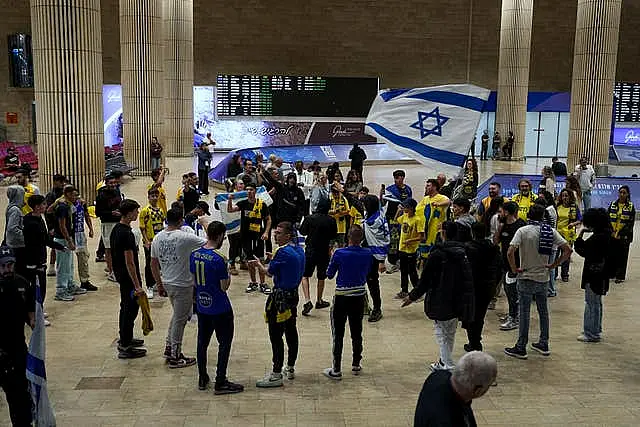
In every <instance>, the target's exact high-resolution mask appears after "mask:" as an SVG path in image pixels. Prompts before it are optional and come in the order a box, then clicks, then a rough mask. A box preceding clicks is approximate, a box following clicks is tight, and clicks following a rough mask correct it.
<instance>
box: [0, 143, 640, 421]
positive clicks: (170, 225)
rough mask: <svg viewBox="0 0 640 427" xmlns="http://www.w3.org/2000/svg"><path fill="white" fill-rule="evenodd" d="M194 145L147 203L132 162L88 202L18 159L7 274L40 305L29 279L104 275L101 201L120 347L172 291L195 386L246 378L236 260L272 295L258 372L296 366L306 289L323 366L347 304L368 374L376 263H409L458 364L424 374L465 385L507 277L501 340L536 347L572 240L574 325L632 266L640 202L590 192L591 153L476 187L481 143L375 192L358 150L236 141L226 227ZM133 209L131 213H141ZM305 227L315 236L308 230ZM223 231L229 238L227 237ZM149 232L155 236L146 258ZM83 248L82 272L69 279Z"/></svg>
mask: <svg viewBox="0 0 640 427" xmlns="http://www.w3.org/2000/svg"><path fill="white" fill-rule="evenodd" d="M197 156H198V174H196V173H194V172H190V173H186V174H184V175H183V179H182V185H181V187H180V188H179V189H178V191H177V194H176V200H175V201H174V202H172V203H171V204H170V205H168V201H167V193H166V191H165V188H164V179H165V169H164V168H163V167H162V166H160V167H158V168H156V169H154V170H153V172H152V173H151V181H150V183H149V185H148V188H147V201H146V203H144V207H142V206H141V205H140V203H138V202H137V201H135V200H133V199H130V198H126V197H125V196H124V195H123V194H122V192H121V190H120V181H121V178H122V175H121V174H119V173H117V172H112V173H109V174H107V175H106V176H105V179H104V181H103V182H101V183H99V184H98V192H97V197H96V200H95V203H92V204H91V205H89V204H88V203H87V202H86V201H85V200H83V199H82V198H81V197H80V196H79V194H78V191H77V189H76V188H75V187H73V186H72V185H70V184H69V183H68V182H67V180H66V178H65V177H64V176H62V175H55V176H54V177H53V182H52V188H51V191H50V192H49V193H47V194H46V196H42V195H40V192H39V189H38V188H37V187H35V186H34V185H33V184H31V183H29V174H28V173H22V171H20V170H18V171H17V173H16V179H17V184H16V185H12V186H10V187H9V188H8V189H7V197H8V199H9V206H8V208H7V212H6V235H5V240H4V245H5V246H3V247H2V248H0V276H2V280H0V287H6V286H10V284H9V282H11V283H12V284H13V283H14V282H15V283H18V282H19V280H18V279H17V278H19V277H24V281H23V282H20V283H22V285H21V287H20V288H19V289H21V291H20V292H22V293H23V294H24V295H25V297H24V298H23V299H24V301H27V304H26V306H27V308H28V310H27V311H29V312H30V313H31V314H32V312H33V307H32V305H33V304H34V302H33V296H28V295H32V294H33V292H32V290H33V289H34V288H35V285H36V283H38V284H39V286H40V290H41V293H43V294H44V292H45V291H46V281H47V276H55V277H56V278H55V281H56V292H55V296H54V299H55V300H58V301H62V302H68V301H73V300H74V299H75V298H76V296H77V295H82V294H84V293H86V292H95V291H97V290H98V288H97V287H96V286H95V285H93V284H92V283H91V280H90V277H89V268H88V262H89V253H88V251H87V234H88V236H89V238H92V237H93V236H94V227H93V223H92V220H91V216H92V214H95V216H97V217H98V218H99V219H100V236H101V239H100V245H99V248H98V253H97V254H96V261H97V262H102V261H104V262H105V266H106V268H105V273H106V274H107V278H108V280H110V281H113V282H117V283H118V285H119V287H120V298H121V301H120V312H119V340H118V357H119V358H122V359H130V358H138V357H144V356H146V354H147V351H146V349H145V348H144V341H143V340H141V339H137V338H135V337H134V333H133V327H134V321H135V319H136V318H137V316H138V314H139V311H140V309H142V311H143V317H144V318H146V317H145V316H147V315H148V299H150V298H154V297H155V296H156V295H159V296H162V297H168V298H169V301H170V302H171V306H172V317H171V320H170V324H169V327H168V332H167V337H166V345H165V350H164V354H163V355H164V357H165V358H166V360H167V365H168V367H169V368H184V367H189V366H192V365H195V364H197V365H198V372H199V381H198V386H199V388H200V389H201V390H205V389H207V388H209V387H212V388H213V389H214V392H215V393H216V394H227V393H237V392H241V391H243V389H244V387H243V386H242V385H240V384H236V383H233V382H231V381H229V379H228V377H227V365H228V360H229V357H230V351H231V344H232V341H233V331H234V316H233V309H232V305H231V302H230V300H229V297H228V294H227V290H228V289H229V287H230V286H231V282H232V276H236V275H238V274H239V271H238V270H241V269H246V270H248V275H249V282H248V283H247V286H246V288H245V291H246V292H247V293H253V292H261V293H263V294H265V295H266V296H267V299H266V303H265V310H264V311H265V313H264V314H265V319H266V321H267V329H268V335H269V339H270V342H271V346H272V351H273V369H272V370H271V372H269V373H268V374H267V375H266V376H265V378H263V379H261V380H259V381H258V382H257V383H256V386H257V387H279V386H282V385H283V384H284V379H285V378H286V379H288V380H293V379H294V378H295V364H296V361H297V356H298V330H297V324H296V319H297V310H298V305H299V302H301V303H302V305H301V307H302V310H301V314H302V315H304V316H308V315H310V313H311V311H312V310H314V309H315V310H322V309H327V308H329V307H331V312H332V316H331V328H332V339H333V362H332V364H331V366H330V367H328V368H327V369H325V370H324V371H323V373H324V375H325V376H326V377H327V378H329V379H332V380H340V379H342V374H343V366H342V347H343V344H342V342H343V339H344V334H345V329H346V324H347V322H348V323H349V328H350V332H351V340H352V350H353V354H352V361H351V371H352V373H353V374H354V375H358V374H360V373H361V371H362V364H361V360H362V353H363V347H364V343H363V339H362V329H363V319H364V318H365V316H366V317H367V319H368V321H369V322H378V321H380V320H382V318H383V310H382V298H381V292H380V275H381V274H394V273H396V272H398V271H399V272H400V289H398V293H397V294H396V296H395V298H396V299H397V300H399V301H400V304H401V305H402V306H403V307H405V306H408V305H410V304H412V303H414V302H417V301H420V300H421V299H423V298H424V309H425V314H426V315H427V317H428V318H429V319H431V320H433V321H434V324H435V339H436V342H437V344H438V347H439V357H438V359H437V360H436V361H435V362H434V363H432V364H431V369H432V370H433V371H434V372H447V373H448V374H446V375H444V376H442V378H440V377H438V378H439V379H437V380H436V379H435V377H434V378H433V379H430V380H428V381H427V383H426V384H425V389H427V388H428V387H427V386H428V385H429V384H430V383H431V382H433V381H436V382H438V381H439V382H442V381H445V380H446V381H449V382H448V383H447V384H449V385H450V386H453V387H454V388H456V390H457V387H458V386H460V387H462V386H463V385H460V384H462V383H461V381H463V380H464V379H460V377H459V375H463V374H464V372H466V370H468V369H469V366H472V365H474V363H481V364H482V366H485V368H483V369H484V371H483V372H484V373H483V374H482V375H483V377H482V378H483V384H484V383H486V382H487V381H490V383H492V382H493V380H495V369H494V368H493V367H494V364H495V361H493V362H492V360H493V359H492V358H490V359H487V357H485V355H484V353H478V352H481V351H482V350H483V345H482V333H483V327H484V322H485V317H486V313H487V310H488V309H491V308H493V306H494V304H495V300H496V298H497V297H498V295H499V294H500V292H501V291H500V290H501V289H502V288H504V293H505V294H506V298H507V304H508V312H507V313H506V315H505V316H504V318H503V319H502V321H501V324H500V329H501V330H505V331H508V330H513V329H518V330H519V333H518V339H517V342H516V343H515V345H514V346H512V347H506V348H505V350H504V352H505V353H506V354H507V355H509V356H513V357H517V358H520V359H526V358H527V344H528V340H529V337H528V332H529V323H530V313H529V310H530V305H531V302H532V301H533V300H535V302H536V306H537V310H538V314H539V317H540V337H539V339H538V340H537V341H536V342H533V343H532V344H531V346H530V348H531V349H532V350H534V351H536V352H538V353H541V354H542V355H545V356H548V355H549V354H550V347H549V335H550V331H549V310H548V306H547V298H548V297H555V296H556V295H557V294H558V290H557V287H556V285H555V281H556V279H557V277H558V276H559V277H560V278H561V279H562V281H564V282H566V281H568V280H569V270H570V268H569V266H570V261H569V260H570V256H571V254H572V252H573V249H572V248H574V249H575V251H576V252H577V253H578V254H579V255H580V256H583V257H584V258H585V267H584V270H583V273H582V281H581V284H582V288H583V289H585V310H584V319H583V330H582V331H581V334H580V336H579V337H578V339H579V340H580V341H583V342H597V341H600V340H601V339H602V296H603V295H606V293H607V292H608V290H609V280H610V279H611V278H614V279H615V280H616V282H617V283H620V282H622V281H624V280H625V274H626V264H627V259H628V253H629V247H630V243H631V241H632V239H633V225H634V220H635V209H634V206H633V203H632V202H631V197H630V190H629V187H627V186H622V187H621V188H620V189H619V197H618V199H617V200H615V201H613V202H612V203H611V204H610V206H609V207H608V209H592V208H591V206H590V201H591V198H590V195H591V190H592V189H593V186H594V185H595V173H593V168H592V167H591V166H590V165H588V163H587V161H586V159H582V160H581V161H580V164H579V165H577V166H576V169H575V171H574V173H573V175H572V176H570V177H568V179H567V183H566V187H565V188H564V189H562V190H561V191H560V192H559V193H558V194H556V180H555V175H556V174H555V172H556V171H560V170H561V168H559V167H558V166H557V163H558V162H554V165H553V167H546V168H545V169H544V170H543V176H542V178H541V182H540V184H539V185H538V187H537V192H536V191H535V188H534V186H533V185H532V183H531V182H529V181H528V180H526V179H522V180H521V181H520V182H519V184H518V189H519V192H518V193H517V194H515V195H514V196H513V197H512V198H511V200H509V199H508V198H506V197H503V196H502V195H501V187H500V184H499V183H498V182H492V183H491V184H490V185H489V195H488V196H487V197H486V198H484V199H482V200H480V201H478V202H476V200H475V199H476V197H477V191H478V189H477V187H478V167H477V164H476V162H475V160H473V159H470V160H469V161H468V162H467V164H466V166H465V169H464V171H463V173H462V174H461V176H460V177H459V178H457V179H453V180H451V181H449V182H447V178H446V177H445V176H444V175H443V174H439V175H438V176H437V177H436V178H430V179H427V180H426V181H425V189H424V193H423V194H422V195H420V196H418V194H416V193H414V191H413V190H412V188H411V187H410V186H409V185H407V184H406V183H405V178H406V173H405V171H403V170H396V171H394V172H393V176H392V178H393V184H391V185H388V186H386V185H384V184H383V185H381V186H380V190H379V192H378V194H374V193H373V192H370V190H369V189H368V188H367V187H365V186H364V185H363V179H362V162H363V161H364V158H363V157H362V155H361V154H359V153H358V152H357V151H356V155H355V156H354V158H353V161H354V162H355V164H353V165H352V166H354V167H353V168H352V169H350V170H349V172H348V173H347V174H346V180H345V179H343V174H342V171H341V170H340V165H339V164H338V163H334V164H332V165H329V166H328V167H327V168H326V170H323V169H322V167H321V166H320V165H319V164H318V163H317V162H314V163H313V164H312V165H310V166H309V167H308V168H305V167H304V164H303V162H302V161H298V162H295V163H294V164H293V165H288V164H286V163H284V162H283V160H282V159H281V158H277V157H275V156H273V157H271V158H269V161H268V162H265V161H264V159H262V158H261V156H256V157H254V158H245V159H241V158H240V157H238V156H235V157H234V159H233V161H232V163H231V164H230V165H229V168H228V174H227V180H226V186H227V193H226V198H225V202H226V203H220V204H218V203H216V206H215V207H216V208H217V209H219V210H222V211H225V212H226V213H228V214H233V213H236V215H237V214H238V213H239V215H240V226H239V228H238V229H237V230H235V232H227V226H226V225H225V224H224V223H222V222H219V221H210V214H211V212H210V209H209V204H208V203H207V202H206V201H204V200H201V198H202V197H203V196H206V194H207V193H208V187H207V185H208V178H207V179H206V181H207V184H206V185H205V184H204V182H203V177H202V174H203V173H205V169H206V170H207V171H208V168H209V167H210V162H211V153H210V151H209V150H208V149H207V147H206V146H205V145H204V144H203V146H202V147H201V149H200V150H199V151H198V152H197ZM565 171H566V167H565ZM199 175H200V176H199ZM261 187H264V189H262V188H261ZM258 190H261V193H260V194H259V191H258ZM421 193H422V192H421ZM262 194H267V195H268V197H269V200H270V201H271V202H272V203H271V202H267V201H266V199H265V198H264V197H262ZM92 211H95V212H92ZM135 221H138V222H139V225H138V227H132V225H131V224H132V223H133V222H135ZM300 236H304V238H305V243H304V248H303V247H302V245H301V244H300ZM226 238H228V241H229V245H228V252H226V253H223V252H221V248H222V245H223V242H224V240H225V239H226ZM47 247H49V248H51V255H50V257H47V251H46V248H47ZM140 247H142V251H143V252H144V254H145V257H144V259H145V266H144V269H142V270H141V268H140V262H139V257H138V253H139V250H140ZM74 253H75V254H76V258H77V272H78V276H79V278H80V283H77V282H76V281H75V279H74V277H75V269H74V260H73V258H74V257H73V254H74ZM47 262H49V265H50V268H49V270H48V271H47ZM53 265H55V267H54V268H52V267H51V266H53ZM14 267H15V273H16V275H14V273H13V271H14ZM142 272H144V286H143V281H142V277H143V274H142ZM314 274H315V275H316V279H317V282H316V295H315V301H312V297H311V289H310V288H311V281H312V280H311V279H312V277H313V275H314ZM334 277H335V278H336V290H335V296H334V298H333V301H332V302H329V301H326V300H325V299H324V291H325V280H326V279H327V278H329V279H333V278H334ZM268 278H272V284H269V281H268ZM20 280H22V279H20ZM8 281H9V282H8ZM409 284H411V286H409ZM23 285H24V286H23ZM300 285H302V301H300V295H299V287H300ZM11 286H13V285H11ZM29 289H31V291H30V290H29ZM425 296H426V298H425ZM194 301H195V304H194ZM193 316H197V323H198V339H197V349H196V357H190V356H187V355H185V354H184V352H183V342H182V341H183V336H184V330H185V326H186V324H187V322H188V321H189V319H190V318H192V317H193ZM28 318H29V317H28ZM31 319H32V318H31ZM144 322H146V320H145V321H143V325H144ZM459 322H462V327H463V328H464V329H466V332H467V339H468V343H467V344H465V346H464V349H465V351H467V352H469V354H470V355H474V354H475V356H473V357H471V358H470V359H469V360H468V362H465V360H466V359H464V358H463V359H461V361H460V363H459V364H458V366H456V363H455V358H454V355H453V347H454V341H455V335H456V330H457V327H458V323H459ZM47 324H48V321H47ZM214 333H215V335H216V339H217V341H218V344H219V346H218V358H217V372H216V376H215V381H214V383H213V385H211V384H210V383H211V380H210V377H209V375H208V371H207V349H208V347H209V344H210V341H211V338H212V336H213V334H214ZM22 337H23V338H24V336H23V335H22ZM285 340H286V344H287V347H288V352H287V355H286V360H285V346H284V343H285ZM15 341H16V340H14V342H15ZM23 344H24V340H23ZM17 347H20V346H17ZM3 350H4V348H3ZM12 351H13V350H12ZM20 351H22V347H20ZM489 357H490V356H489ZM285 362H286V363H285ZM451 372H453V374H451ZM469 375H471V374H469ZM490 383H489V385H490ZM15 387H18V386H15ZM19 387H22V385H20V386H19ZM5 389H6V388H5ZM14 391H15V390H14ZM485 391H486V390H485ZM485 391H483V392H482V394H483V393H484V392H485ZM469 392H470V393H471V392H472V391H469ZM423 393H424V390H423ZM474 393H475V391H474ZM7 396H9V392H7ZM10 406H12V403H11V402H10ZM16 408H17V406H16ZM17 410H18V409H16V411H17ZM12 413H13V408H12Z"/></svg>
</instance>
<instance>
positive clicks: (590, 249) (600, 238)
mask: <svg viewBox="0 0 640 427" xmlns="http://www.w3.org/2000/svg"><path fill="white" fill-rule="evenodd" d="M612 239H613V238H612V237H611V233H609V232H606V231H605V232H604V233H598V234H594V235H593V236H591V237H589V238H588V239H587V240H584V239H583V238H582V235H580V236H579V237H578V239H577V240H576V242H575V243H574V246H573V247H574V249H575V250H576V252H577V253H578V255H580V256H581V257H583V258H584V266H583V267H582V283H581V288H582V289H585V288H586V286H587V285H589V287H590V288H591V290H592V291H593V292H594V293H595V294H598V295H606V294H607V292H609V278H610V277H612V276H613V274H612V273H615V263H614V262H612V261H613V260H610V254H611V253H612V250H611V248H612Z"/></svg>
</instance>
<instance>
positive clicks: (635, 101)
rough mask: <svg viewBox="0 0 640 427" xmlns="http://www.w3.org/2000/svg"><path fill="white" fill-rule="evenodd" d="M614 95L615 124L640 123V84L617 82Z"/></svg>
mask: <svg viewBox="0 0 640 427" xmlns="http://www.w3.org/2000/svg"><path fill="white" fill-rule="evenodd" d="M615 94H616V97H617V98H618V99H617V101H616V110H615V119H616V122H640V83H624V82H618V83H616V87H615Z"/></svg>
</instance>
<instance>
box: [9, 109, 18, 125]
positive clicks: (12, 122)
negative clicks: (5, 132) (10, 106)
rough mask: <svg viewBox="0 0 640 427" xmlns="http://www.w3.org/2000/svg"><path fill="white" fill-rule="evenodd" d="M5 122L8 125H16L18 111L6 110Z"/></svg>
mask: <svg viewBox="0 0 640 427" xmlns="http://www.w3.org/2000/svg"><path fill="white" fill-rule="evenodd" d="M7 124H8V125H17V124H18V113H13V112H7Z"/></svg>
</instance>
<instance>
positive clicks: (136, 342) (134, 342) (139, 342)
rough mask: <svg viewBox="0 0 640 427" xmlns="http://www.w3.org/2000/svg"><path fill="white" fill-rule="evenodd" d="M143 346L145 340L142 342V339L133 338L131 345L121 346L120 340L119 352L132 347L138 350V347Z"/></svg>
mask: <svg viewBox="0 0 640 427" xmlns="http://www.w3.org/2000/svg"><path fill="white" fill-rule="evenodd" d="M143 345H144V340H141V339H140V338H133V339H132V340H131V343H130V344H129V345H122V344H120V340H118V350H122V351H124V350H126V349H128V348H130V347H133V348H136V347H142V346H143Z"/></svg>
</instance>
